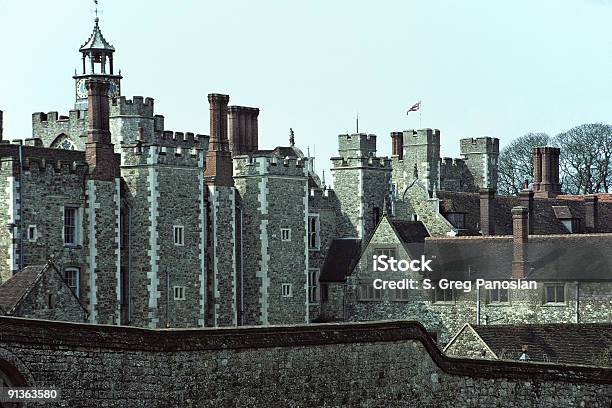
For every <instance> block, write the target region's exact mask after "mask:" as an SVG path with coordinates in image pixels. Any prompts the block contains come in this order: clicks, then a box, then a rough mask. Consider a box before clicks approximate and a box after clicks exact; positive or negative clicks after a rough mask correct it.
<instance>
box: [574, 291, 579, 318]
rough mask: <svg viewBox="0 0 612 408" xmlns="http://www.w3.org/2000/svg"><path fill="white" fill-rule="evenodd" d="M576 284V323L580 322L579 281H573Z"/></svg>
mask: <svg viewBox="0 0 612 408" xmlns="http://www.w3.org/2000/svg"><path fill="white" fill-rule="evenodd" d="M574 283H575V284H576V313H575V315H576V323H580V282H578V281H576V282H574Z"/></svg>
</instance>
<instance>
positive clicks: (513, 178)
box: [497, 133, 550, 195]
mask: <svg viewBox="0 0 612 408" xmlns="http://www.w3.org/2000/svg"><path fill="white" fill-rule="evenodd" d="M549 141H550V137H549V136H548V135H547V134H546V133H527V134H526V135H524V136H521V137H519V138H518V139H515V140H513V141H512V143H510V144H509V145H508V146H506V147H504V148H503V149H502V151H501V152H500V154H499V166H498V170H497V171H498V177H499V178H498V182H497V189H498V191H499V193H500V194H504V195H517V194H518V193H519V191H521V189H522V188H523V183H524V182H525V180H531V174H532V156H533V148H534V147H538V146H547V145H548V144H549Z"/></svg>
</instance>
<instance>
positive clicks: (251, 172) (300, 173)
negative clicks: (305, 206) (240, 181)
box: [233, 155, 308, 178]
mask: <svg viewBox="0 0 612 408" xmlns="http://www.w3.org/2000/svg"><path fill="white" fill-rule="evenodd" d="M233 162H234V177H241V176H293V177H304V178H306V177H308V158H306V157H289V156H287V157H285V158H281V157H275V156H272V157H270V156H257V155H242V156H235V157H234V159H233Z"/></svg>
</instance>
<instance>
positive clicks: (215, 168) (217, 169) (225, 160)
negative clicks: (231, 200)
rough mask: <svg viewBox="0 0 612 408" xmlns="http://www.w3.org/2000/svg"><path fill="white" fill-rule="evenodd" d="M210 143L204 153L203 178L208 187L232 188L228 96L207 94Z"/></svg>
mask: <svg viewBox="0 0 612 408" xmlns="http://www.w3.org/2000/svg"><path fill="white" fill-rule="evenodd" d="M208 102H209V103H210V141H209V143H208V152H207V153H206V170H205V171H204V176H205V177H206V182H207V183H208V184H209V185H216V186H233V185H234V179H233V173H232V171H233V170H232V154H231V152H230V148H229V141H228V138H227V103H228V102H229V96H228V95H221V94H209V95H208Z"/></svg>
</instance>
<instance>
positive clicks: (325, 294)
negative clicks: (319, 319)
mask: <svg viewBox="0 0 612 408" xmlns="http://www.w3.org/2000/svg"><path fill="white" fill-rule="evenodd" d="M320 287H321V302H327V301H328V300H329V288H328V286H327V284H326V283H324V284H322V285H320Z"/></svg>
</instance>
